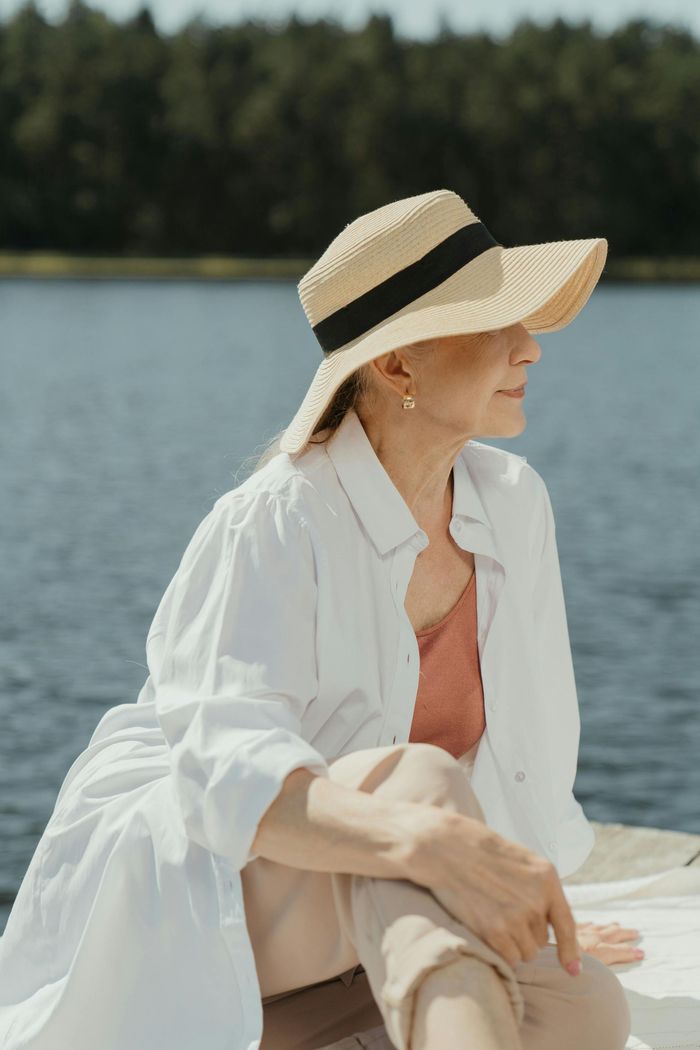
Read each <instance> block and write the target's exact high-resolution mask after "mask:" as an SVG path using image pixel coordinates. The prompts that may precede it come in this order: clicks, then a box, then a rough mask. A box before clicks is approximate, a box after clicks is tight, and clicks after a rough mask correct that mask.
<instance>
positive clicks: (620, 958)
mask: <svg viewBox="0 0 700 1050" xmlns="http://www.w3.org/2000/svg"><path fill="white" fill-rule="evenodd" d="M636 937H639V930H635V929H634V928H633V927H631V926H620V924H619V922H608V923H605V924H598V923H595V922H577V923H576V939H577V941H578V945H579V948H580V949H581V951H582V952H586V953H587V954H588V955H592V956H594V958H596V959H600V960H601V962H604V963H607V964H608V966H610V965H611V964H613V963H626V962H637V961H638V960H640V959H643V958H644V952H643V950H642V949H641V948H634V947H632V946H631V945H628V944H626V943H625V942H626V941H632V940H634V939H635V938H636Z"/></svg>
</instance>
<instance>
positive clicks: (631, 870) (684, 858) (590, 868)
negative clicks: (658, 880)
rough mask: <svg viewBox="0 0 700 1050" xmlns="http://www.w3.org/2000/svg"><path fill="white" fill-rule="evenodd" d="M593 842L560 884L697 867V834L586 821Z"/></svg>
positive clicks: (699, 856)
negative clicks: (570, 873)
mask: <svg viewBox="0 0 700 1050" xmlns="http://www.w3.org/2000/svg"><path fill="white" fill-rule="evenodd" d="M590 824H591V826H592V827H593V829H594V831H595V836H596V841H595V845H594V847H593V849H592V850H591V853H590V856H589V857H588V859H587V860H586V862H585V863H584V864H583V865H582V867H580V868H579V869H578V871H576V872H574V873H573V875H568V876H567V877H566V878H564V879H562V880H561V881H562V885H564V886H569V885H574V884H576V883H581V882H610V881H613V880H615V879H632V878H636V877H637V876H641V875H653V874H654V873H655V872H658V871H665V870H666V869H667V868H675V867H692V866H695V867H698V868H700V835H693V834H691V833H689V832H685V831H665V830H663V829H662V828H647V827H641V826H635V825H630V824H603V823H600V822H598V821H595V820H591V821H590Z"/></svg>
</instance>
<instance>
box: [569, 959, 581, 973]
mask: <svg viewBox="0 0 700 1050" xmlns="http://www.w3.org/2000/svg"><path fill="white" fill-rule="evenodd" d="M566 968H567V970H568V971H569V973H570V974H571V976H572V977H578V975H579V974H580V973H581V960H580V959H574V961H573V962H570V963H569V965H568V966H567V967H566Z"/></svg>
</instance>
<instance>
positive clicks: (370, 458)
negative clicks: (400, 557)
mask: <svg viewBox="0 0 700 1050" xmlns="http://www.w3.org/2000/svg"><path fill="white" fill-rule="evenodd" d="M325 447H326V451H327V453H328V455H329V456H330V458H331V460H332V462H333V466H334V467H335V470H336V473H337V475H338V478H339V480H340V483H341V485H342V486H343V488H344V489H345V492H346V493H347V495H348V498H349V499H350V502H351V503H352V505H353V507H354V509H355V512H356V513H357V515H358V517H359V518H360V521H361V522H362V524H363V526H364V528H365V530H366V531H367V533H368V534H369V536H370V538H371V540H372V542H373V543H374V544H375V546H376V547H377V550H378V551H379V553H380V554H386V552H387V551H389V550H391V549H392V548H394V547H398V546H399V544H401V543H404V542H406V540H410V539H411V538H412V537H413V536H415V535H416V534H417V533H420V534H421V535H425V534H424V533H423V530H422V529H421V527H420V525H419V524H418V522H417V521H416V519H415V518H414V517H413V514H412V513H411V511H410V509H409V507H408V504H407V503H406V501H405V500H404V498H403V496H402V495H401V493H400V492H399V490H398V489H397V488H396V486H395V485H394V483H393V481H392V480H391V478H390V477H389V475H388V474H387V472H386V470H385V469H384V467H383V465H382V462H381V460H380V459H379V457H378V456H377V454H376V452H375V451H374V448H373V446H372V443H371V442H370V440H369V438H368V437H367V433H366V431H365V428H364V427H363V426H362V422H361V420H360V417H359V416H358V415H357V413H356V412H355V410H354V409H353V408H350V409H348V411H347V412H346V413H345V415H344V417H343V419H342V422H341V423H340V425H339V426H338V428H337V429H336V431H335V433H334V434H332V435H331V437H330V438H329V439H328V441H327V442H326V444H325ZM468 455H469V442H467V443H466V444H465V445H464V448H463V449H462V450H461V451H460V453H459V455H458V456H457V459H456V460H455V463H454V493H453V499H452V514H453V517H461V518H471V519H474V520H476V521H478V522H481V524H483V525H485V526H486V527H487V528H489V529H490V528H491V522H490V521H489V518H488V515H487V513H486V510H485V509H484V505H483V503H482V502H481V498H480V497H479V494H478V492H477V490H476V487H475V485H474V481H473V478H472V476H471V474H470V472H469V468H468V465H467V460H466V457H467V456H468Z"/></svg>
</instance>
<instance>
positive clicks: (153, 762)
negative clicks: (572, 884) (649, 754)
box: [0, 190, 636, 1050]
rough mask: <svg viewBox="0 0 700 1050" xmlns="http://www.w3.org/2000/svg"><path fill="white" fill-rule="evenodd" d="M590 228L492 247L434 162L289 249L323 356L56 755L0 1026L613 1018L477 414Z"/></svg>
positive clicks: (505, 504)
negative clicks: (310, 243) (75, 749)
mask: <svg viewBox="0 0 700 1050" xmlns="http://www.w3.org/2000/svg"><path fill="white" fill-rule="evenodd" d="M606 250H607V243H606V241H605V240H603V239H598V238H596V239H591V240H581V241H560V242H554V243H550V244H544V245H532V246H524V247H519V248H503V247H502V246H501V245H499V244H498V243H497V242H496V241H495V240H494V239H493V237H492V236H491V234H490V233H489V232H488V231H487V230H486V228H485V227H484V226H483V224H482V223H481V222H479V220H478V219H477V217H476V216H475V215H474V213H473V212H472V211H471V210H470V209H469V207H468V206H467V205H466V203H465V202H464V201H463V200H462V199H461V197H459V196H458V195H457V194H455V193H453V192H451V191H448V190H437V191H434V192H431V193H424V194H420V195H418V196H415V197H410V198H407V199H405V200H399V201H395V202H392V203H391V204H388V205H386V206H384V207H382V208H378V209H376V210H375V211H373V212H370V213H369V214H367V215H363V216H360V217H359V218H358V219H356V220H355V221H354V222H353V223H351V224H349V225H348V226H347V227H346V228H345V229H344V230H343V231H342V232H341V233H340V234H339V235H338V236H337V237H336V238H335V239H334V240H333V241H332V242H331V244H330V245H329V247H328V248H327V249H326V251H325V252H324V253H323V255H322V256H321V257H320V258H319V259H318V260H317V262H316V263H315V264H314V266H313V267H312V268H311V269H310V270H309V271H308V273H307V274H305V276H304V278H303V279H302V281H301V282H300V285H299V294H300V298H301V301H302V304H303V307H304V309H305V312H306V316H307V318H308V320H309V323H310V324H311V326H312V329H313V331H314V333H315V335H316V337H317V338H318V341H319V343H320V345H321V347H322V350H323V353H324V357H323V361H322V362H321V364H320V366H319V367H318V369H317V371H316V374H315V376H314V378H313V381H312V382H311V384H310V387H309V389H308V391H307V393H306V395H305V397H304V399H303V401H302V403H301V405H300V407H299V410H298V412H297V413H296V415H295V416H294V418H293V420H292V422H291V424H290V426H289V427H287V429H286V430H285V431H284V432H283V434H282V437H281V441H280V442H279V444H277V443H275V444H274V445H273V446H272V447H271V449H270V450H269V453H268V454H267V455H265V456H263V457H262V460H261V461H260V463H259V465H258V469H257V470H256V471H254V473H253V474H252V475H251V476H250V477H249V478H248V479H247V480H246V481H245V482H244V483H243V484H241V485H239V486H238V487H237V488H235V489H233V490H232V491H231V492H228V493H226V494H225V495H224V496H222V497H220V498H219V499H218V500H217V501H216V503H215V504H214V506H213V508H212V509H211V511H210V512H209V514H207V516H206V517H205V518H204V520H203V521H202V522H201V523H200V525H199V526H198V528H197V530H196V531H195V533H194V536H193V537H192V540H191V541H190V544H189V545H188V547H187V550H186V551H185V553H184V555H183V558H182V561H181V564H180V566H179V568H178V570H177V572H176V573H175V576H174V577H173V579H172V580H171V582H170V584H169V586H168V588H167V589H166V591H165V594H164V595H163V598H162V600H161V602H160V604H159V606H158V609H157V611H156V614H155V617H154V620H153V623H152V625H151V628H150V630H149V633H148V639H147V657H148V668H149V675H148V678H147V680H146V682H145V684H144V686H143V688H142V690H141V692H140V693H139V696H138V698H137V701H136V702H135V703H126V704H121V705H118V706H117V707H115V708H112V709H111V710H110V711H108V712H107V713H106V714H105V716H104V717H103V718H102V720H101V721H100V723H99V724H98V726H97V728H96V730H95V732H94V734H93V736H92V738H91V741H90V743H89V745H88V747H87V748H86V750H85V751H84V752H83V753H82V754H81V755H80V756H79V757H78V758H77V759H76V761H75V762H74V764H73V766H72V767H71V768H70V770H69V771H68V774H67V776H66V778H65V780H64V783H63V785H62V787H61V790H60V792H59V795H58V799H57V802H56V807H55V809H54V813H53V814H52V816H51V819H50V820H49V823H48V825H47V828H46V830H45V832H44V834H43V836H42V838H41V840H40V842H39V845H38V847H37V850H36V852H35V855H34V857H33V858H32V862H31V864H30V867H29V869H28V871H27V874H26V876H25V878H24V880H23V882H22V885H21V887H20V891H19V894H18V897H17V900H16V902H15V905H14V907H13V910H12V913H11V915H10V918H9V920H8V925H7V929H6V932H5V935H4V937H3V939H2V944H1V947H0V997H1V999H0V1036H2V1037H3V1038H2V1040H1V1041H2V1045H3V1047H5V1048H7V1050H19V1048H20V1047H21V1048H29V1047H31V1048H32V1050H62V1048H64V1047H65V1048H66V1050H67V1048H69V1047H70V1048H71V1050H83V1048H84V1050H87V1048H88V1047H90V1048H92V1047H94V1046H99V1047H100V1048H101V1050H125V1048H126V1047H128V1048H129V1050H138V1048H143V1050H146V1048H149V1050H151V1048H153V1047H155V1046H163V1047H167V1048H168V1050H190V1048H194V1047H197V1048H199V1047H200V1046H206V1047H208V1048H212V1050H213V1048H219V1047H221V1048H224V1047H226V1048H227V1050H256V1048H257V1047H258V1046H260V1047H261V1050H283V1048H286V1050H316V1048H319V1047H322V1046H324V1045H327V1044H329V1043H331V1042H333V1041H334V1040H342V1039H345V1038H346V1037H348V1041H347V1043H343V1046H345V1045H348V1046H350V1045H352V1046H358V1045H363V1046H370V1045H371V1046H373V1047H374V1048H375V1050H379V1048H380V1047H391V1046H394V1047H398V1048H399V1050H442V1048H443V1047H445V1048H447V1047H450V1048H453V1047H455V1046H464V1047H475V1048H476V1047H478V1048H479V1050H496V1048H499V1050H515V1048H521V1047H522V1048H525V1050H529V1048H532V1050H534V1048H535V1047H537V1048H538V1050H549V1048H550V1047H551V1048H554V1047H557V1048H559V1047H561V1046H562V1045H566V1047H567V1050H577V1048H580V1050H584V1048H589V1047H595V1048H596V1050H621V1048H622V1047H624V1045H625V1041H626V1039H627V1035H628V1033H629V1013H628V1010H627V1004H626V999H625V996H624V994H623V989H622V986H621V985H620V982H619V981H618V980H617V978H616V977H615V975H614V974H613V973H612V971H611V970H610V969H609V968H608V967H606V966H605V965H604V963H603V961H602V958H600V957H596V955H595V954H594V953H593V951H594V949H593V945H594V943H595V941H596V940H602V943H603V945H604V946H605V947H606V950H607V951H610V948H611V946H614V947H613V948H612V950H613V951H614V952H616V953H617V954H616V955H615V957H611V956H610V955H608V961H613V962H614V961H627V960H628V959H629V958H631V955H630V954H629V953H631V949H630V948H628V947H625V946H624V945H623V944H622V943H621V942H622V941H623V940H625V939H629V937H630V935H631V934H634V933H635V932H636V931H633V930H632V931H629V930H620V929H619V928H618V929H617V930H616V931H607V930H605V931H603V930H600V929H599V928H597V927H596V928H595V929H594V930H593V931H590V930H587V931H584V930H583V929H581V930H579V931H577V928H576V924H575V923H574V921H573V917H572V914H571V911H570V909H569V907H568V904H567V901H566V898H565V896H564V893H563V890H562V888H561V883H560V881H559V880H560V877H563V876H565V875H567V874H569V873H571V872H573V871H574V870H576V869H577V868H578V867H579V866H580V865H581V864H582V863H583V861H584V860H585V858H586V856H587V855H588V854H589V852H590V849H591V847H592V844H593V832H592V829H591V826H590V825H589V823H588V821H587V820H586V818H585V815H584V814H583V811H582V809H581V806H580V805H579V803H578V802H577V801H576V799H575V797H574V795H573V792H572V785H573V782H574V777H575V772H576V762H577V751H578V737H579V717H578V707H577V700H576V691H575V683H574V677H573V668H572V663H571V653H570V648H569V641H568V632H567V626H566V616H565V608H564V601H563V593H562V588H561V577H560V573H559V565H558V558H557V551H556V543H555V536H554V521H553V516H552V508H551V503H550V501H549V497H548V494H547V490H546V487H545V485H544V482H543V481H542V479H541V477H540V475H539V474H538V473H537V472H536V471H535V470H534V469H533V468H532V467H530V466H529V465H528V464H527V463H526V461H525V459H524V458H523V457H521V456H517V455H514V454H513V453H510V452H506V451H504V450H502V449H499V448H496V447H494V446H489V445H485V444H482V443H480V442H478V441H475V440H473V438H474V435H476V434H479V435H488V436H505V437H512V436H514V435H516V434H518V433H520V432H521V431H522V429H523V425H524V417H523V414H522V398H520V399H519V398H518V397H517V396H516V393H515V390H514V388H518V387H521V386H522V385H523V384H524V383H525V382H526V381H527V372H526V368H527V366H528V365H529V364H532V363H534V362H537V361H538V360H539V356H540V350H539V347H538V345H537V343H536V342H535V341H534V339H533V338H532V335H531V333H532V332H538V331H553V330H556V329H557V328H561V327H563V325H565V324H566V323H568V321H570V320H571V319H572V318H573V317H574V316H575V315H576V313H577V312H578V310H580V309H581V307H582V306H583V305H584V303H585V302H586V300H587V299H588V297H589V295H590V293H591V291H592V289H593V287H594V286H595V284H596V282H597V280H598V277H599V275H600V272H601V270H602V267H603V265H604V261H605V257H606ZM549 925H551V927H552V929H553V931H554V933H555V935H556V944H555V943H552V942H549V941H548V932H549V929H548V927H549ZM584 932H585V933H586V935H587V936H589V937H590V936H591V933H592V934H593V939H592V940H590V941H585V939H584V936H583V935H584ZM601 934H602V937H601ZM606 938H607V940H606ZM586 944H588V945H589V947H590V948H591V949H592V950H591V952H587V951H585V950H582V948H584V947H585V945H586ZM600 950H601V951H602V949H600ZM577 958H580V961H581V963H582V967H581V971H580V973H578V975H575V971H572V972H571V973H569V972H567V970H566V969H565V967H568V966H569V965H570V964H572V963H575V961H576V959H577ZM355 1032H359V1033H362V1032H364V1034H363V1035H360V1036H359V1037H358V1039H359V1042H358V1041H355V1040H353V1039H351V1038H350V1037H351V1036H352V1035H353V1033H355ZM261 1040H262V1041H261Z"/></svg>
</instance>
